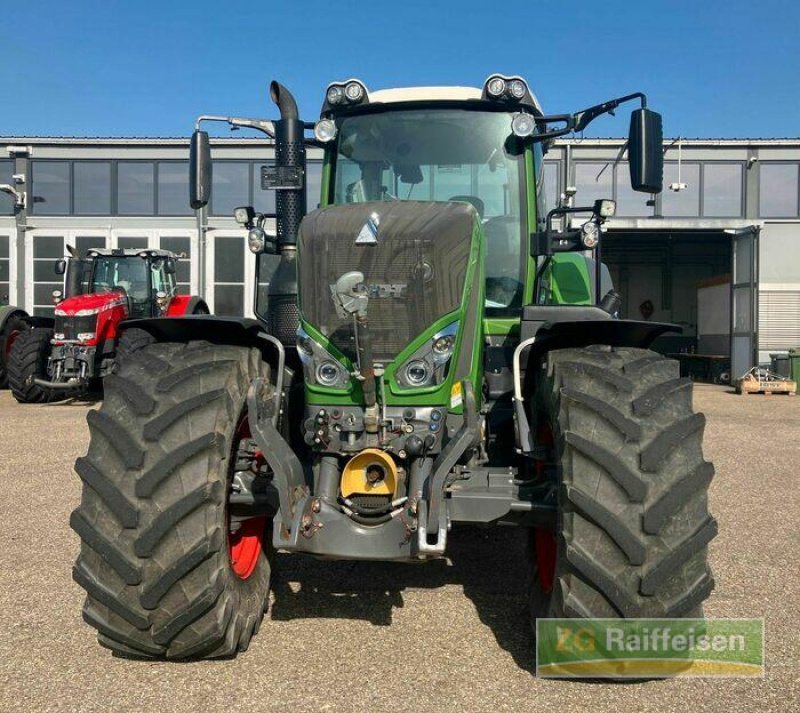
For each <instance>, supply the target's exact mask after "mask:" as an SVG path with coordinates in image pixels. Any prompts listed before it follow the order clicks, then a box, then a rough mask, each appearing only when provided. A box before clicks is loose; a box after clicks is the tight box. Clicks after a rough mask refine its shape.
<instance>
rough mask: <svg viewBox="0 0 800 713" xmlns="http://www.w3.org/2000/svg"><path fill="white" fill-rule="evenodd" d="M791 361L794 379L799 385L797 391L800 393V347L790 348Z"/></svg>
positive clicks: (796, 387)
mask: <svg viewBox="0 0 800 713" xmlns="http://www.w3.org/2000/svg"><path fill="white" fill-rule="evenodd" d="M789 361H790V362H791V374H792V381H794V383H795V384H796V385H797V386H795V392H797V393H800V347H796V348H795V349H790V350H789Z"/></svg>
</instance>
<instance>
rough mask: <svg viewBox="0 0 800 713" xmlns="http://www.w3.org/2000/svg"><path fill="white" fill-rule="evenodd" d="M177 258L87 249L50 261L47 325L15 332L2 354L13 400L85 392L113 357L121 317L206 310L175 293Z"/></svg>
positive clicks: (202, 304) (196, 300)
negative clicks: (58, 279) (52, 275)
mask: <svg viewBox="0 0 800 713" xmlns="http://www.w3.org/2000/svg"><path fill="white" fill-rule="evenodd" d="M177 259H178V258H177V256H176V255H175V254H174V253H171V252H168V251H166V250H121V249H110V250H101V249H93V250H89V251H88V252H87V254H86V256H85V257H77V256H75V255H74V254H73V255H72V256H71V257H70V258H69V259H67V260H64V259H62V260H58V261H57V262H56V264H55V271H56V274H59V275H65V279H64V291H63V292H62V291H61V290H55V291H54V292H53V302H54V304H55V319H54V321H53V325H52V328H49V327H36V328H34V329H32V330H29V332H26V333H24V334H22V335H20V337H18V338H17V340H16V341H15V343H14V346H13V348H12V350H11V353H10V355H9V360H8V361H9V364H8V379H9V386H10V387H11V391H12V393H13V394H14V397H15V398H16V399H17V401H20V402H22V403H27V402H40V403H41V402H48V401H57V400H60V399H64V398H68V397H74V396H78V395H82V394H84V393H86V392H87V391H89V390H90V389H91V387H92V386H93V385H96V384H97V383H98V381H99V380H100V379H102V378H103V377H105V376H107V375H108V374H109V373H111V370H112V368H113V365H114V362H115V360H116V359H117V358H118V357H119V352H120V349H119V347H120V345H119V342H118V332H119V326H120V324H121V323H122V322H123V321H124V320H127V319H140V318H147V317H174V316H184V315H187V314H208V307H207V306H206V304H205V302H204V301H203V300H202V299H200V298H199V297H195V296H190V295H179V294H177V285H176V281H175V272H176V260H177Z"/></svg>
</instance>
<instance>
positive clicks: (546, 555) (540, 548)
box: [535, 527, 556, 594]
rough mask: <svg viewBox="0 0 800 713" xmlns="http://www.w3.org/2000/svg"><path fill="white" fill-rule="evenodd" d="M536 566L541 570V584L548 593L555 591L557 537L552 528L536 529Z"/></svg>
mask: <svg viewBox="0 0 800 713" xmlns="http://www.w3.org/2000/svg"><path fill="white" fill-rule="evenodd" d="M535 544H536V567H537V569H538V572H539V586H540V587H541V588H542V591H543V592H547V593H548V594H549V593H550V592H552V591H553V580H554V579H555V574H556V537H555V535H554V534H553V531H552V530H546V529H545V528H543V527H537V528H536V530H535Z"/></svg>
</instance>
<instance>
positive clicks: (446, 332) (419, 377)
mask: <svg viewBox="0 0 800 713" xmlns="http://www.w3.org/2000/svg"><path fill="white" fill-rule="evenodd" d="M457 334H458V322H451V323H450V324H448V325H447V326H446V327H444V328H442V329H440V330H439V331H438V332H436V334H434V335H433V336H432V337H431V338H430V339H429V340H427V341H426V342H425V343H424V344H423V345H422V346H421V347H419V349H417V350H416V351H415V352H414V353H413V354H412V355H411V356H410V357H409V358H408V360H407V361H406V362H405V363H404V364H402V365H401V366H400V367H398V369H397V371H396V372H395V375H396V378H397V383H398V386H400V387H401V388H406V389H418V388H420V387H423V386H436V385H437V384H441V383H442V382H444V380H445V378H446V377H447V370H448V368H449V365H450V360H451V359H452V357H453V353H454V351H455V346H456V335H457Z"/></svg>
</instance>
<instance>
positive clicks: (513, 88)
mask: <svg viewBox="0 0 800 713" xmlns="http://www.w3.org/2000/svg"><path fill="white" fill-rule="evenodd" d="M528 94H529V89H528V84H527V83H526V82H525V80H524V79H523V78H522V77H516V76H514V77H504V76H503V75H502V74H492V75H491V76H490V77H489V79H487V80H486V82H485V83H484V85H483V98H484V99H492V100H500V101H510V102H513V103H519V102H522V101H523V100H524V99H525V97H526V96H528Z"/></svg>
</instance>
